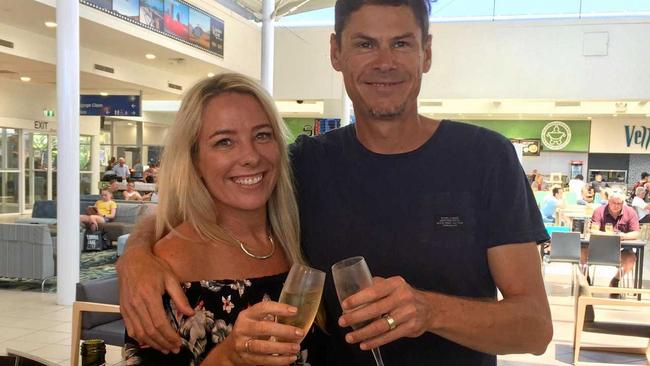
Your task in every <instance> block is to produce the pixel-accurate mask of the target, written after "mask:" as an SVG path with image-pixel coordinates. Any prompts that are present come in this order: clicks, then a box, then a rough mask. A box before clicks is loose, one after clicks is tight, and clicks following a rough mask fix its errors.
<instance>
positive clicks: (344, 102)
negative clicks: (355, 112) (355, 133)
mask: <svg viewBox="0 0 650 366" xmlns="http://www.w3.org/2000/svg"><path fill="white" fill-rule="evenodd" d="M342 89H343V90H342V91H341V109H342V111H341V127H343V126H347V125H349V124H350V114H351V113H350V109H351V108H352V101H351V100H350V97H348V93H347V92H346V91H345V85H343V86H342Z"/></svg>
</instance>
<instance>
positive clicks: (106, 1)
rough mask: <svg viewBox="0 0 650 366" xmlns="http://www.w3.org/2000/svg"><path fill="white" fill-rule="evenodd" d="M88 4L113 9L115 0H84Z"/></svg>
mask: <svg viewBox="0 0 650 366" xmlns="http://www.w3.org/2000/svg"><path fill="white" fill-rule="evenodd" d="M82 1H83V2H84V3H86V4H88V5H94V6H95V7H98V8H102V9H106V10H113V0H82Z"/></svg>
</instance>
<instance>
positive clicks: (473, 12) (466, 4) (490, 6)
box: [431, 0, 494, 20]
mask: <svg viewBox="0 0 650 366" xmlns="http://www.w3.org/2000/svg"><path fill="white" fill-rule="evenodd" d="M493 11H494V3H493V2H492V1H485V0H438V1H436V2H432V3H431V19H433V20H436V19H437V18H463V17H492V13H493Z"/></svg>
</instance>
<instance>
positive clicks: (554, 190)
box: [553, 187, 562, 196]
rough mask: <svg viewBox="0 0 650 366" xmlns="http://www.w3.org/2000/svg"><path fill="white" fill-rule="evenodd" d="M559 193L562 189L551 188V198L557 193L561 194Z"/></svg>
mask: <svg viewBox="0 0 650 366" xmlns="http://www.w3.org/2000/svg"><path fill="white" fill-rule="evenodd" d="M561 191H562V188H560V187H555V188H553V196H555V195H556V194H557V193H558V192H561Z"/></svg>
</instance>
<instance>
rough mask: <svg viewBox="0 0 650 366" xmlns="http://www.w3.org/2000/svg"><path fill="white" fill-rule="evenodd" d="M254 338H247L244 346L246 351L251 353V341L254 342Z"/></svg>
mask: <svg viewBox="0 0 650 366" xmlns="http://www.w3.org/2000/svg"><path fill="white" fill-rule="evenodd" d="M253 340H254V339H253V338H248V339H247V340H246V343H244V348H245V349H246V352H248V353H251V343H253Z"/></svg>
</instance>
